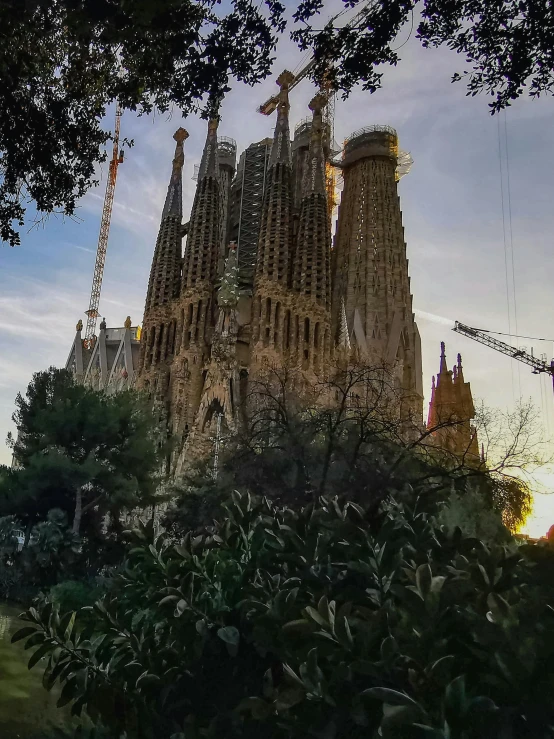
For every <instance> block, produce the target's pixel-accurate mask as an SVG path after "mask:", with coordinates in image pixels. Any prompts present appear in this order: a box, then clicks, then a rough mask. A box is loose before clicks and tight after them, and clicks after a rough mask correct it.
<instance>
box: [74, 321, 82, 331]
mask: <svg viewBox="0 0 554 739" xmlns="http://www.w3.org/2000/svg"><path fill="white" fill-rule="evenodd" d="M75 330H76V331H82V330H83V322H82V321H81V319H80V318H79V320H78V321H77V325H76V326H75Z"/></svg>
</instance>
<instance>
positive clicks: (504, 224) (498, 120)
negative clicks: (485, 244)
mask: <svg viewBox="0 0 554 739" xmlns="http://www.w3.org/2000/svg"><path fill="white" fill-rule="evenodd" d="M496 123H497V136H498V166H499V169H500V202H501V206H502V236H503V241H504V272H505V283H506V307H507V310H508V331H509V334H508V335H509V336H510V338H512V336H513V333H512V312H511V310H510V281H509V278H508V241H507V238H506V208H505V204H504V170H503V167H502V143H501V136H500V114H498V117H497V119H496ZM510 370H511V374H512V395H513V399H514V401H515V399H516V397H515V396H516V393H515V383H514V367H513V364H512V363H511V362H510Z"/></svg>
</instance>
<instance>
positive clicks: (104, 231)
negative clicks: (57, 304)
mask: <svg viewBox="0 0 554 739" xmlns="http://www.w3.org/2000/svg"><path fill="white" fill-rule="evenodd" d="M121 113H122V110H121V106H120V105H119V103H117V106H116V109H115V129H114V136H113V151H112V158H111V161H110V166H109V169H108V181H107V183H106V194H105V195H104V207H103V208H102V220H101V221H100V235H99V237H98V246H97V248H96V262H95V264H94V274H93V277H92V287H91V289H90V303H89V307H88V310H87V311H85V313H86V314H87V327H86V330H85V338H84V339H83V346H84V347H85V349H91V348H92V346H93V345H94V340H95V337H96V333H95V332H96V319H97V318H98V316H99V313H98V307H99V305H100V291H101V289H102V277H103V276H104V264H105V263H106V249H107V248H108V237H109V235H110V221H111V218H112V207H113V198H114V194H115V183H116V180H117V168H118V166H119V165H120V164H121V163H122V162H123V149H121V150H120V149H119V127H120V122H121Z"/></svg>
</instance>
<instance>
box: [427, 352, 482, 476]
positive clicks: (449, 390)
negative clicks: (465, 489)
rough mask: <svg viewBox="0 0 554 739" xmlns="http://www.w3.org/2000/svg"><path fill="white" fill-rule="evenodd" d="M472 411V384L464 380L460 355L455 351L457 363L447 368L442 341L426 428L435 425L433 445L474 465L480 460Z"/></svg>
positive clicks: (473, 410)
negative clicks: (472, 421)
mask: <svg viewBox="0 0 554 739" xmlns="http://www.w3.org/2000/svg"><path fill="white" fill-rule="evenodd" d="M474 415H475V407H474V405H473V397H472V394H471V387H470V384H469V382H465V381H464V375H463V370H462V358H461V356H460V355H459V354H458V363H457V365H455V366H454V369H453V370H449V369H448V367H447V364H446V351H445V345H444V341H443V342H441V357H440V370H439V374H438V375H437V379H436V382H435V378H434V377H433V385H432V389H431V402H430V403H429V416H428V419H427V428H428V429H433V428H436V429H437V430H436V431H435V432H433V434H432V439H433V442H434V443H435V444H436V446H438V447H440V448H441V449H443V450H445V451H447V452H450V453H451V454H452V455H453V456H454V457H456V458H458V459H463V461H464V463H466V464H468V465H473V466H475V465H478V464H479V461H480V457H479V444H478V441H477V432H476V430H475V428H474V426H473V425H472V423H471V420H472V419H473V417H474Z"/></svg>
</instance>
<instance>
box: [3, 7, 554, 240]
mask: <svg viewBox="0 0 554 739" xmlns="http://www.w3.org/2000/svg"><path fill="white" fill-rule="evenodd" d="M344 5H345V9H351V8H354V9H356V10H358V9H359V10H360V15H359V16H356V19H355V21H354V22H353V23H350V24H348V23H346V24H345V23H343V20H342V14H341V15H340V16H338V17H335V18H334V19H332V20H330V21H327V20H325V19H323V18H322V17H321V12H322V10H323V8H324V4H323V2H322V0H302V2H300V4H299V5H298V7H297V8H296V12H295V13H294V16H293V21H292V24H291V27H290V31H291V35H292V38H293V40H294V41H296V43H297V44H298V45H299V47H300V48H301V49H303V50H307V51H312V52H313V53H314V58H315V61H316V63H315V65H314V67H313V69H312V71H311V75H312V77H313V78H314V79H315V80H316V81H319V82H321V81H322V80H323V79H326V80H327V83H330V84H331V87H332V88H333V89H335V90H336V91H339V92H340V91H342V93H343V94H344V95H348V94H349V93H350V91H351V90H352V89H353V87H354V86H355V85H357V84H361V85H362V87H363V89H365V90H369V91H371V92H373V91H375V90H376V89H378V88H379V87H380V86H381V72H380V71H379V67H380V65H383V64H396V63H398V61H399V60H400V54H399V51H400V48H399V45H398V43H397V40H396V39H397V36H398V34H399V33H400V32H402V33H404V32H405V31H410V28H413V26H414V25H415V23H416V20H415V18H416V17H417V14H418V13H419V14H420V19H419V22H418V25H417V36H418V38H419V39H420V41H421V43H422V44H423V45H424V46H440V45H446V46H448V47H450V48H452V49H454V50H455V51H457V52H459V53H460V54H463V55H464V56H465V57H466V59H467V60H468V62H467V63H468V65H469V66H470V69H469V70H468V71H466V70H465V69H462V70H461V71H460V72H457V73H456V74H455V75H454V78H455V79H460V78H461V77H467V82H468V92H469V94H476V93H477V92H481V91H484V92H488V93H490V94H492V95H493V96H494V101H493V103H492V107H493V110H498V109H500V108H503V107H505V106H506V105H509V104H510V101H511V100H513V99H515V98H517V97H518V96H519V95H521V94H522V93H523V92H524V90H525V87H526V86H528V89H529V92H530V94H531V95H534V96H538V95H540V94H542V93H551V92H552V90H553V84H554V78H553V76H552V69H553V67H554V18H553V14H552V8H551V3H550V0H496V1H495V2H490V1H489V0H373V1H371V2H369V3H364V2H363V0H345V2H344ZM285 29H286V20H285V6H284V4H282V3H281V2H279V0H265V1H264V3H263V4H261V3H260V4H258V3H252V2H250V0H230V2H229V3H226V4H225V5H224V6H223V5H222V4H220V3H219V2H218V1H217V0H128V1H127V2H119V0H27V1H26V2H23V3H22V2H20V0H1V1H0V157H1V161H0V173H1V179H0V238H1V239H2V240H3V241H6V242H9V243H10V244H11V245H16V244H18V243H19V241H20V237H19V228H20V227H21V226H23V225H24V222H25V214H26V209H27V208H28V207H29V204H33V206H34V208H35V209H36V211H37V212H38V214H39V215H40V214H41V213H52V212H62V213H65V214H69V215H71V214H73V213H74V212H75V208H76V203H77V200H78V199H79V198H80V197H81V196H82V195H83V194H84V193H85V192H86V191H87V190H88V188H89V187H91V185H92V184H94V183H95V179H94V171H95V164H96V163H97V162H99V161H101V160H102V159H103V158H104V157H105V154H104V145H105V144H106V142H107V140H108V138H109V137H110V134H109V133H108V132H107V131H106V130H104V128H103V119H104V117H105V114H106V109H107V106H108V105H109V104H110V103H111V102H113V101H115V100H118V101H119V102H120V104H121V105H122V107H123V109H128V110H131V111H136V112H138V113H139V114H142V113H149V112H151V111H152V110H154V109H158V110H160V111H167V110H168V109H169V108H171V107H173V106H175V107H176V108H178V109H179V110H180V111H182V113H183V114H184V115H187V114H190V113H201V114H202V115H204V116H210V115H214V114H216V112H217V108H218V103H219V101H220V100H221V96H222V95H224V94H225V93H226V92H227V91H228V90H229V88H230V85H231V83H232V82H233V81H240V82H244V83H246V84H248V85H253V84H255V83H257V82H259V81H260V80H262V79H264V78H265V77H267V75H268V74H269V73H270V71H271V67H272V62H273V60H274V54H275V49H276V43H277V40H278V39H279V37H280V36H281V35H282V34H283V33H284V32H285Z"/></svg>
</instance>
